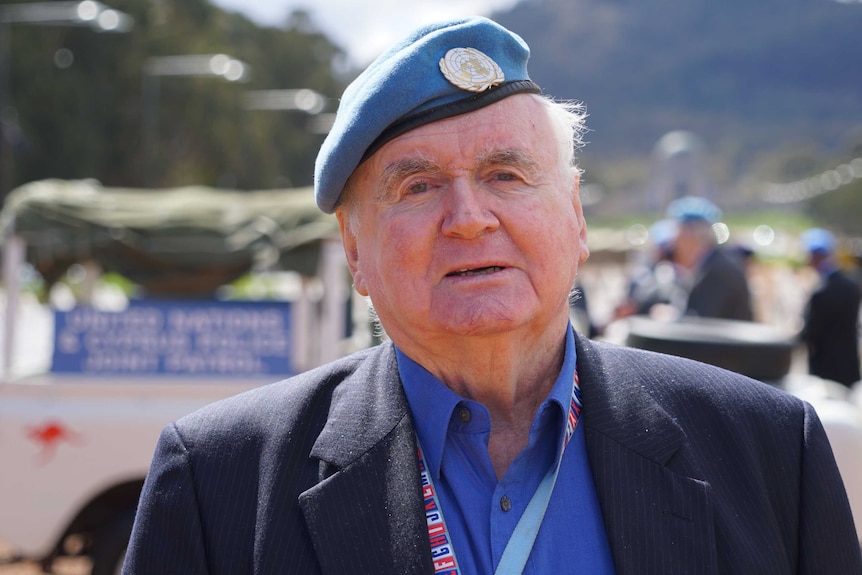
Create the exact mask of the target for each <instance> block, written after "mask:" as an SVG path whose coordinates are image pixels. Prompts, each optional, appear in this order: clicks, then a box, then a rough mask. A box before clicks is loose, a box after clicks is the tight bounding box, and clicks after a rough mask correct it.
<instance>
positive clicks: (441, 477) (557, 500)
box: [397, 326, 614, 575]
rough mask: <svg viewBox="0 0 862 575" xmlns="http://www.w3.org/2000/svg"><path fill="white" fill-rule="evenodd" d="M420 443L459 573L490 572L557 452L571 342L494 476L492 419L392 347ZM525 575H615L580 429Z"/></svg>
mask: <svg viewBox="0 0 862 575" xmlns="http://www.w3.org/2000/svg"><path fill="white" fill-rule="evenodd" d="M397 357H398V368H399V371H400V374H401V379H402V381H403V383H404V391H405V393H406V395H407V401H408V402H409V404H410V409H411V411H412V413H413V418H414V421H415V422H416V432H417V435H418V439H419V443H420V445H421V446H422V450H423V452H424V454H425V459H426V465H427V466H428V469H429V471H430V474H431V479H432V481H433V483H434V486H435V488H436V490H437V494H438V496H439V498H440V506H441V507H442V510H443V517H444V519H445V521H446V526H447V528H448V530H449V533H450V536H451V539H452V544H453V547H454V549H455V555H456V557H457V560H458V564H459V566H460V567H461V572H462V573H464V574H474V573H475V574H479V573H488V574H490V573H493V572H494V570H495V569H496V567H497V564H498V563H499V561H500V557H501V556H502V554H503V550H504V549H505V548H506V543H508V541H509V537H510V536H511V534H512V531H513V530H514V529H515V526H516V525H517V523H518V520H519V519H520V517H521V514H522V513H523V512H524V509H525V508H526V507H527V504H528V503H529V502H530V499H531V498H532V496H533V493H535V491H536V488H537V487H538V485H539V482H540V481H541V480H542V478H543V477H544V476H545V474H546V473H547V472H548V469H550V467H551V465H553V464H554V461H555V459H556V458H557V457H558V456H559V454H560V452H561V451H562V450H563V445H564V437H565V429H566V418H567V416H568V411H569V406H570V405H571V398H572V380H573V378H574V373H575V364H576V357H575V345H574V335H573V332H572V328H571V326H569V329H568V330H567V334H566V352H565V358H564V360H563V367H562V370H561V371H560V374H559V375H558V377H557V380H556V382H555V383H554V386H553V388H552V389H551V392H550V394H549V395H548V397H547V398H546V399H545V401H544V402H543V403H542V404H541V405H540V406H539V409H538V411H537V413H536V417H535V419H534V420H533V423H532V426H531V428H530V439H529V443H528V445H527V447H526V448H525V449H524V450H523V451H522V452H521V453H520V454H519V455H518V456H517V457H516V458H515V460H514V461H513V462H512V464H511V465H510V466H509V469H508V470H507V471H506V474H505V475H504V476H503V477H502V479H500V480H499V481H498V480H497V477H496V474H495V473H494V468H493V467H492V465H491V458H490V456H489V455H488V438H489V436H490V433H491V418H490V415H489V413H488V410H487V408H485V406H484V405H482V404H481V403H478V402H476V401H473V400H469V399H465V398H463V397H461V396H459V395H457V394H456V393H455V392H453V391H452V390H451V389H449V388H448V387H446V386H445V385H444V384H443V383H442V382H440V380H438V379H437V378H435V377H434V376H433V375H431V374H430V373H429V372H428V371H427V370H426V369H425V368H423V367H422V366H421V365H419V364H418V363H416V362H414V361H413V360H412V359H410V358H409V357H407V356H406V355H405V354H404V353H402V352H401V351H400V350H397ZM564 455H565V456H564V457H563V459H562V463H561V466H560V471H559V476H558V478H557V484H556V487H555V488H554V492H553V495H552V496H551V500H550V504H549V505H548V510H547V512H546V514H545V518H544V521H543V522H542V527H541V528H540V530H539V534H538V536H537V537H536V542H535V544H534V546H533V550H532V553H531V555H530V559H529V560H528V562H527V565H526V567H525V569H524V574H537V575H538V574H547V573H589V574H591V575H602V574H612V573H614V568H613V561H612V559H611V554H610V548H609V545H608V540H607V536H606V535H605V528H604V522H603V520H602V515H601V511H600V509H599V503H598V499H597V497H596V492H595V485H594V484H593V478H592V475H591V473H590V467H589V462H588V460H587V453H586V444H585V441H584V430H583V426H582V425H578V427H577V428H576V429H575V434H574V436H573V437H572V439H571V441H570V442H569V444H568V447H566V448H565V454H564Z"/></svg>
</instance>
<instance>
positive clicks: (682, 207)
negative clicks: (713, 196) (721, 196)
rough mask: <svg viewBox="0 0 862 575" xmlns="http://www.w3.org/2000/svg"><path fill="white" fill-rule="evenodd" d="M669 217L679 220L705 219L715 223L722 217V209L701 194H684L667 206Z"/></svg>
mask: <svg viewBox="0 0 862 575" xmlns="http://www.w3.org/2000/svg"><path fill="white" fill-rule="evenodd" d="M667 217H669V218H672V219H674V220H676V221H678V222H694V221H698V220H700V221H704V222H708V223H710V224H714V223H716V222H717V221H719V220H720V219H721V209H719V207H718V206H716V205H715V204H713V203H712V202H710V201H709V200H707V199H706V198H701V197H699V196H683V197H681V198H677V199H675V200H674V201H672V202H671V203H670V204H668V206H667Z"/></svg>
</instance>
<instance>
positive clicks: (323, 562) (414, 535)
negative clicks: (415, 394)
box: [299, 343, 433, 575]
mask: <svg viewBox="0 0 862 575" xmlns="http://www.w3.org/2000/svg"><path fill="white" fill-rule="evenodd" d="M311 457H313V458H317V459H320V460H321V477H320V479H321V481H320V483H318V484H317V485H315V486H314V487H312V488H311V489H308V490H307V491H305V492H304V493H302V494H301V495H300V497H299V505H300V507H301V509H302V511H303V515H304V517H305V520H306V524H307V525H308V531H309V536H310V537H311V539H312V541H313V544H314V550H315V553H316V555H317V558H318V561H319V563H320V566H321V570H322V573H323V574H324V575H336V574H341V573H375V574H379V575H420V574H430V573H433V566H432V563H431V548H430V545H429V542H428V531H427V526H426V522H425V516H424V514H423V513H422V495H421V479H420V476H419V465H418V459H417V457H416V438H415V430H414V426H413V420H412V418H411V417H410V411H409V407H408V404H407V399H406V398H405V396H404V391H403V390H402V388H401V380H400V378H399V377H398V368H397V364H396V360H395V352H394V348H393V346H392V345H391V344H389V343H385V344H382V345H380V346H378V347H376V348H374V349H372V350H371V351H370V352H369V353H368V354H367V355H366V356H365V358H364V359H363V360H361V362H360V363H359V366H358V368H357V369H356V371H355V372H354V373H353V374H352V375H351V376H349V377H347V378H346V379H345V380H344V381H343V382H342V383H341V384H340V385H338V386H337V388H336V390H335V392H334V394H333V398H332V403H331V406H330V410H329V416H328V420H327V423H326V425H325V427H324V429H323V431H322V432H321V434H320V435H319V436H318V438H317V441H316V442H315V444H314V447H313V448H312V451H311Z"/></svg>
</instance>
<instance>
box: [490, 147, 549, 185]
mask: <svg viewBox="0 0 862 575" xmlns="http://www.w3.org/2000/svg"><path fill="white" fill-rule="evenodd" d="M478 160H479V161H478V164H479V166H480V167H482V166H498V165H499V166H512V167H513V168H518V169H520V170H522V171H523V172H524V173H525V174H526V175H527V176H528V177H530V178H537V177H538V176H539V175H540V174H541V173H542V169H541V166H540V165H539V162H537V161H536V160H535V159H534V158H533V156H532V155H531V154H530V153H528V152H527V151H526V150H523V149H521V148H501V149H494V150H490V151H488V152H486V153H484V154H482V155H481V156H479V159H478Z"/></svg>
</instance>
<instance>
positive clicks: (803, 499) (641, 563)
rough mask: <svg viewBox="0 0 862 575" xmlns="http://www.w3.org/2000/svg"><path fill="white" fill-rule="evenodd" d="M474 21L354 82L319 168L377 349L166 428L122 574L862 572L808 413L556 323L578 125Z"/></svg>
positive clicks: (576, 239) (708, 370)
mask: <svg viewBox="0 0 862 575" xmlns="http://www.w3.org/2000/svg"><path fill="white" fill-rule="evenodd" d="M528 56H529V49H528V47H527V45H526V44H525V43H524V41H523V40H522V39H521V38H520V37H518V36H517V35H516V34H514V33H512V32H510V31H509V30H506V29H505V28H502V27H501V26H499V25H497V24H496V23H494V22H493V21H491V20H488V19H485V18H467V19H461V20H453V21H447V22H442V23H438V24H435V25H431V26H427V27H423V28H421V29H419V30H417V31H415V32H413V33H412V34H410V35H409V36H408V37H407V38H406V39H405V40H404V41H402V42H401V43H399V44H398V45H396V46H395V47H393V48H392V49H391V50H389V51H387V52H386V53H384V54H383V55H381V56H380V57H379V58H378V59H377V60H376V61H375V62H374V63H373V64H371V66H369V68H368V69H367V70H366V71H365V72H364V73H363V74H361V75H360V76H359V77H358V78H357V79H356V80H355V81H354V82H353V83H352V84H351V86H350V87H348V89H347V90H346V91H345V93H344V96H343V98H342V100H341V103H340V106H339V109H338V112H337V118H336V120H335V123H334V126H333V129H332V131H331V132H330V133H329V135H328V137H327V139H326V141H325V143H324V144H323V146H322V148H321V150H320V153H319V155H318V158H317V164H316V169H315V192H316V197H317V202H318V205H319V206H320V208H321V209H322V210H324V211H326V212H334V213H335V214H336V215H337V217H338V221H339V224H340V228H341V235H342V240H343V244H344V250H345V254H346V258H347V262H348V266H349V268H350V271H351V272H352V274H353V280H354V286H355V289H356V290H357V291H358V292H359V293H360V294H362V295H363V296H367V297H368V298H369V299H370V302H371V304H372V305H373V306H374V310H375V312H376V314H377V317H378V318H379V322H380V324H381V326H382V328H383V329H384V330H385V332H386V334H387V337H388V338H387V340H386V341H385V342H384V343H382V344H380V345H377V346H375V347H373V348H371V349H368V350H365V351H362V352H359V353H357V354H353V355H350V356H347V357H345V358H342V359H340V360H337V361H335V362H333V363H330V364H327V365H324V366H322V367H320V368H317V369H314V370H312V371H309V372H307V373H304V374H301V375H298V376H296V377H293V378H291V379H289V380H286V381H284V382H280V383H275V384H273V385H269V386H265V387H262V388H259V389H255V390H253V391H250V392H247V393H244V394H241V395H239V396H235V397H233V398H230V399H227V400H224V401H220V402H217V403H215V404H213V405H210V406H208V407H206V408H204V409H202V410H200V411H197V412H195V413H193V414H190V415H188V416H186V417H184V418H181V419H180V420H178V421H177V422H175V423H173V424H171V425H169V426H168V427H166V428H165V430H164V432H163V433H162V436H161V438H160V440H159V444H158V447H157V449H156V453H155V456H154V458H153V462H152V466H151V469H150V473H149V475H148V477H147V480H146V484H145V485H144V489H143V493H142V496H141V500H140V505H139V508H138V514H137V518H136V521H135V526H134V529H133V533H132V539H131V542H130V545H129V549H128V553H127V556H126V562H125V567H124V572H125V573H126V574H128V575H133V574H143V573H146V574H168V573H178V574H179V573H181V574H183V575H191V574H203V573H211V574H228V573H230V574H237V573H254V574H264V573H267V574H269V573H273V574H274V573H288V574H302V575H307V574H318V573H323V574H345V573H350V574H369V575H371V574H373V575H409V574H432V573H446V574H455V573H461V574H465V575H473V574H484V573H488V574H491V573H528V574H540V573H541V574H558V573H589V574H607V573H617V574H620V575H623V574H637V575H644V574H650V573H661V574H668V573H685V574H691V573H698V574H704V573H733V574H737V573H759V574H764V573H776V574H777V573H807V574H813V573H843V574H848V573H862V559H860V554H859V546H858V541H857V539H856V533H855V530H854V524H853V519H852V517H851V512H850V510H849V506H848V503H847V497H846V494H845V491H844V487H843V484H842V481H841V477H840V476H839V472H838V470H837V467H836V465H835V462H834V459H833V456H832V453H831V450H830V446H829V443H828V441H827V439H826V436H825V433H824V431H823V429H822V427H821V425H820V423H819V420H818V418H817V415H816V414H815V412H814V410H813V409H812V408H811V406H810V405H808V404H806V403H804V402H802V401H800V400H798V399H796V398H794V397H792V396H790V395H788V394H785V393H784V392H781V391H779V390H777V389H775V388H773V387H770V386H767V385H764V384H761V383H758V382H755V381H753V380H750V379H748V378H745V377H743V376H740V375H737V374H733V373H730V372H727V371H724V370H721V369H719V368H715V367H711V366H706V365H703V364H699V363H695V362H692V361H689V360H684V359H679V358H674V357H670V356H664V355H659V354H654V353H649V352H644V351H638V350H634V349H628V348H623V347H617V346H613V345H610V344H605V343H599V342H594V341H591V340H589V339H587V338H585V337H584V336H582V335H581V334H578V333H576V332H575V331H574V330H573V329H572V327H571V324H570V323H569V304H568V296H569V291H570V290H571V288H572V286H573V285H574V284H575V279H576V275H577V271H578V267H579V265H580V264H581V263H583V262H584V261H585V260H586V259H587V257H588V255H589V250H588V247H587V244H586V239H587V233H586V224H585V221H584V215H583V211H582V208H581V203H580V200H579V197H578V183H579V179H580V170H579V169H578V168H577V164H576V156H575V151H576V150H577V149H578V146H579V144H580V137H581V134H582V133H583V129H584V123H583V122H584V111H583V109H582V108H581V107H580V106H579V105H576V104H566V103H560V102H554V101H553V100H551V99H549V98H547V97H545V96H543V95H541V94H540V89H539V87H538V86H537V85H536V84H535V83H533V82H532V81H531V79H530V77H529V75H528V74H527V59H528Z"/></svg>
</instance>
